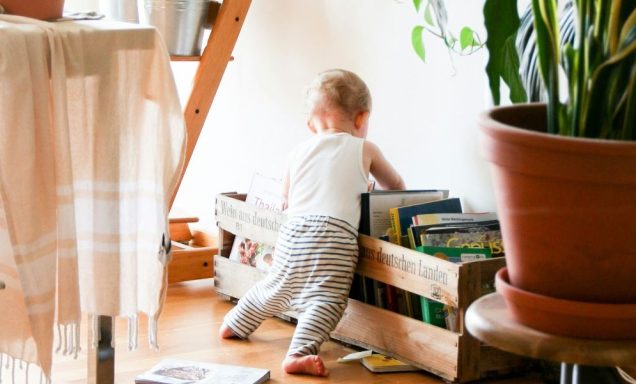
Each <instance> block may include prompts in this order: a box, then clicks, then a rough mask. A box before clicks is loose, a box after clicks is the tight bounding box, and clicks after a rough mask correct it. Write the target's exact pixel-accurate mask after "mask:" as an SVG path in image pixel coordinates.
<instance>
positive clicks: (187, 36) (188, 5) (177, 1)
mask: <svg viewBox="0 0 636 384" xmlns="http://www.w3.org/2000/svg"><path fill="white" fill-rule="evenodd" d="M209 9H210V0H144V12H143V15H141V16H142V23H144V24H150V25H153V26H155V27H156V28H157V29H158V30H159V33H160V34H161V35H162V36H163V39H164V41H165V42H166V46H167V47H168V52H170V54H172V55H178V56H197V55H200V54H201V43H202V40H203V25H204V23H205V20H206V18H207V15H208V12H209Z"/></svg>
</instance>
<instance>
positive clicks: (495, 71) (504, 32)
mask: <svg viewBox="0 0 636 384" xmlns="http://www.w3.org/2000/svg"><path fill="white" fill-rule="evenodd" d="M484 24H485V26H486V31H487V33H488V37H487V40H486V48H487V49H488V53H489V55H488V63H487V64H486V73H487V74H488V83H489V85H490V92H491V94H492V98H493V102H494V103H495V105H499V103H500V101H501V100H500V99H501V92H500V90H499V87H500V84H501V78H502V77H503V76H505V73H510V71H511V70H513V68H508V69H506V68H505V67H504V46H505V43H506V40H507V39H508V38H509V37H510V36H516V34H517V29H518V28H519V13H518V11H517V2H516V1H510V0H486V2H485V4H484ZM511 64H512V65H514V62H512V63H511ZM518 69H519V68H516V71H517V72H518ZM511 83H513V84H514V82H511ZM511 93H512V92H511ZM515 93H516V91H515Z"/></svg>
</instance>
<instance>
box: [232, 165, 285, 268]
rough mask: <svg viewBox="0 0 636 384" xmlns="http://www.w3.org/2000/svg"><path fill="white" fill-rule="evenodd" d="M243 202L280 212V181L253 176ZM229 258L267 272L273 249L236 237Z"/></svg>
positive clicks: (271, 262)
mask: <svg viewBox="0 0 636 384" xmlns="http://www.w3.org/2000/svg"><path fill="white" fill-rule="evenodd" d="M245 202H246V203H248V204H253V205H256V206H257V207H259V208H263V209H269V210H272V211H277V212H280V211H282V210H283V205H284V202H285V198H284V197H283V183H282V181H281V180H278V179H274V178H271V177H267V176H264V175H261V174H260V173H256V174H254V176H253V177H252V183H251V185H250V188H249V190H248V191H247V196H246V198H245ZM229 258H230V260H233V261H236V262H239V263H242V264H247V265H250V266H252V267H256V268H258V269H259V270H261V271H265V272H268V271H269V270H270V268H271V266H272V265H273V261H274V247H273V246H269V245H266V244H261V243H259V242H256V241H252V240H251V239H246V238H244V237H241V236H236V237H235V238H234V243H233V244H232V250H231V251H230V257H229Z"/></svg>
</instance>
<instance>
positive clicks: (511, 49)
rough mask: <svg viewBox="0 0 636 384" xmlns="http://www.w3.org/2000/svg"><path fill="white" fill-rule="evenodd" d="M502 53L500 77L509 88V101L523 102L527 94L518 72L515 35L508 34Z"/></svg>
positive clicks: (526, 98)
mask: <svg viewBox="0 0 636 384" xmlns="http://www.w3.org/2000/svg"><path fill="white" fill-rule="evenodd" d="M503 53H504V56H503V57H504V60H503V73H502V75H501V77H502V78H503V80H504V82H505V83H506V84H507V85H508V88H510V101H512V102H513V103H524V102H526V101H527V100H528V95H527V94H526V90H525V88H524V87H523V81H522V80H521V75H520V74H519V54H518V53H517V47H516V46H515V36H509V37H508V38H507V39H506V42H505V43H504V50H503Z"/></svg>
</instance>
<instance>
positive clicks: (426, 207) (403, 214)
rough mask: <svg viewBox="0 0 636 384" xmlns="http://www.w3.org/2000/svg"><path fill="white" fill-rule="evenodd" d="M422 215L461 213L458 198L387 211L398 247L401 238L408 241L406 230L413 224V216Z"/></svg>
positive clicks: (460, 204)
mask: <svg viewBox="0 0 636 384" xmlns="http://www.w3.org/2000/svg"><path fill="white" fill-rule="evenodd" d="M424 213H462V203H461V201H460V200H459V198H458V197H451V198H448V199H441V200H435V201H429V202H427V203H421V204H414V205H406V206H403V207H394V208H391V209H390V210H389V215H390V217H391V229H392V231H393V233H394V234H396V235H397V236H396V238H397V239H398V242H399V244H400V245H404V246H408V244H402V240H401V239H402V237H403V236H404V238H406V239H408V232H407V229H408V228H409V227H410V226H411V223H412V222H413V216H415V215H421V214H424Z"/></svg>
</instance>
